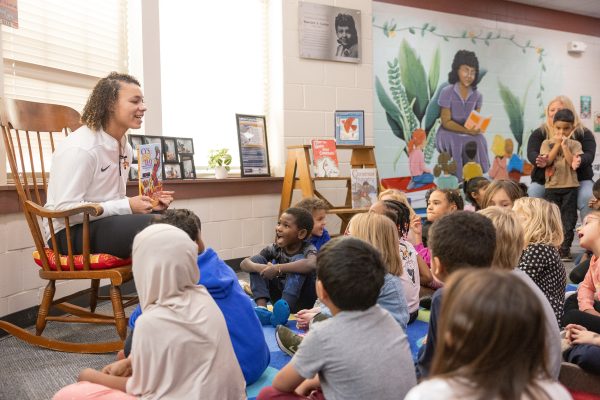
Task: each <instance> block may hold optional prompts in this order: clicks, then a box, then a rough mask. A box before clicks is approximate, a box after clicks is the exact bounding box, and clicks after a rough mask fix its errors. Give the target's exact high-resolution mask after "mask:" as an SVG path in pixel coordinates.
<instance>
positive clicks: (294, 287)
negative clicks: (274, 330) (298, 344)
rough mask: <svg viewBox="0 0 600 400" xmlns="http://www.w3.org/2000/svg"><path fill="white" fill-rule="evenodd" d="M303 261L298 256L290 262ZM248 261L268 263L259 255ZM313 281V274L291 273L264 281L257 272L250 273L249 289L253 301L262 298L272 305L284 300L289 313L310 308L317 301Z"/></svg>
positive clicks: (314, 277)
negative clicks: (288, 307)
mask: <svg viewBox="0 0 600 400" xmlns="http://www.w3.org/2000/svg"><path fill="white" fill-rule="evenodd" d="M303 259H304V255H303V254H298V255H296V256H294V257H292V259H291V260H290V262H294V261H298V260H303ZM250 260H252V262H255V263H257V264H267V262H268V260H267V259H266V258H264V257H263V256H261V255H255V256H252V257H251V258H250ZM315 281H316V275H315V273H314V272H311V273H308V274H300V273H294V272H291V273H287V274H285V275H284V276H282V277H275V278H273V279H265V278H263V277H262V276H261V275H260V274H259V273H257V272H251V273H250V288H251V289H252V294H253V295H254V299H255V300H256V299H261V298H263V299H267V300H270V301H271V303H273V304H274V303H275V302H276V301H277V300H279V299H284V300H285V301H286V302H287V303H288V305H289V306H290V310H291V312H296V311H298V310H301V309H303V308H312V306H313V304H314V303H315V300H316V299H317V292H316V289H315Z"/></svg>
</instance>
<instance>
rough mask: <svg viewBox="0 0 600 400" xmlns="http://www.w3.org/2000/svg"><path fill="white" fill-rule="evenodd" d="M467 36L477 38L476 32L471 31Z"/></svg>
mask: <svg viewBox="0 0 600 400" xmlns="http://www.w3.org/2000/svg"><path fill="white" fill-rule="evenodd" d="M467 36H469V37H470V38H471V39H472V38H474V37H475V32H473V31H469V33H467Z"/></svg>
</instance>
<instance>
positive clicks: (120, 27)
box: [2, 0, 128, 171]
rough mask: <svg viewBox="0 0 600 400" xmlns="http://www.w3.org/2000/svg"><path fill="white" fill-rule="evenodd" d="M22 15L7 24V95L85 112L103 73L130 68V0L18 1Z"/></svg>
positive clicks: (4, 29)
mask: <svg viewBox="0 0 600 400" xmlns="http://www.w3.org/2000/svg"><path fill="white" fill-rule="evenodd" d="M18 18H19V28H18V29H13V28H9V27H6V26H2V57H3V61H4V75H3V80H4V87H3V92H4V93H3V96H5V97H7V98H15V99H21V100H29V101H36V102H42V103H55V104H61V105H66V106H69V107H72V108H74V109H75V110H77V111H78V112H81V111H82V109H83V106H84V105H85V102H86V100H87V97H88V96H89V93H90V90H91V88H92V87H93V86H94V85H95V84H96V82H97V81H98V79H99V78H101V77H103V76H106V75H107V74H108V73H109V72H111V71H121V72H126V71H127V69H128V68H127V66H128V51H127V36H128V35H127V1H126V0H85V1H80V0H44V1H37V0H19V2H18ZM22 140H24V139H23V138H22ZM42 146H44V147H45V148H46V147H48V148H49V143H45V142H43V143H42ZM36 158H37V155H34V159H36ZM47 162H48V163H49V162H50V160H47ZM26 165H28V164H27V163H26ZM46 167H47V168H49V167H50V166H49V165H46ZM37 169H38V170H39V166H37ZM7 171H10V169H9V167H8V165H7Z"/></svg>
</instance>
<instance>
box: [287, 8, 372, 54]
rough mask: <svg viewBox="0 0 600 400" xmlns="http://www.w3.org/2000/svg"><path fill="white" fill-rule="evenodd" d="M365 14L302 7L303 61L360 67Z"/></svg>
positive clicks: (300, 19)
mask: <svg viewBox="0 0 600 400" xmlns="http://www.w3.org/2000/svg"><path fill="white" fill-rule="evenodd" d="M361 17H362V13H361V10H357V9H350V8H344V7H334V6H329V5H325V4H314V3H309V2H304V1H302V2H299V3H298V48H299V50H300V57H301V58H309V59H316V60H329V61H340V62H346V63H356V64H358V63H360V62H361V56H362V48H361V42H362V37H363V36H362V35H363V33H362V29H361V27H362V22H361Z"/></svg>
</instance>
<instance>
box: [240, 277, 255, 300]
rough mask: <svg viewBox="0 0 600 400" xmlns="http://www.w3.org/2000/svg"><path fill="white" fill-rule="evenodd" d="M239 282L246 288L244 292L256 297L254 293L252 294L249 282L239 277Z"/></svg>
mask: <svg viewBox="0 0 600 400" xmlns="http://www.w3.org/2000/svg"><path fill="white" fill-rule="evenodd" d="M238 283H239V284H240V286H241V287H242V289H243V290H244V293H246V294H247V295H248V296H250V298H254V295H253V294H252V289H251V288H250V284H249V283H248V282H246V281H244V280H242V279H238Z"/></svg>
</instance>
